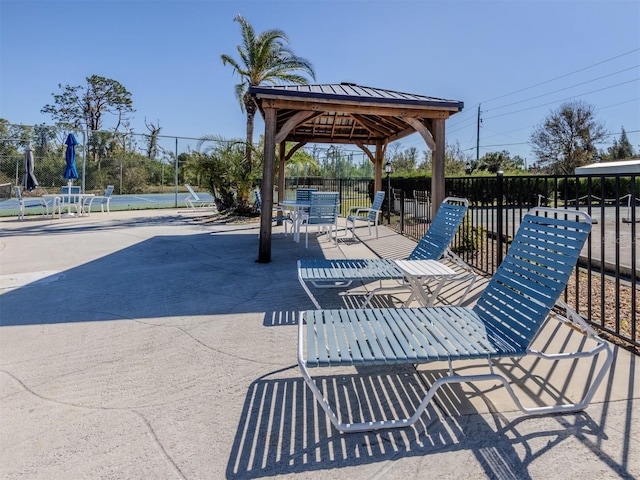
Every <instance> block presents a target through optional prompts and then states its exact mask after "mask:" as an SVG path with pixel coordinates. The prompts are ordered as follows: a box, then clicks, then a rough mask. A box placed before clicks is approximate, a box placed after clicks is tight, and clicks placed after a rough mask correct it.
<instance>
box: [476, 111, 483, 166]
mask: <svg viewBox="0 0 640 480" xmlns="http://www.w3.org/2000/svg"><path fill="white" fill-rule="evenodd" d="M481 122H482V120H481V119H480V104H478V129H477V132H476V162H477V161H479V160H480V123H481Z"/></svg>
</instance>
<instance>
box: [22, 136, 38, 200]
mask: <svg viewBox="0 0 640 480" xmlns="http://www.w3.org/2000/svg"><path fill="white" fill-rule="evenodd" d="M37 186H38V180H36V176H35V174H34V173H33V148H32V147H31V144H29V146H28V147H27V150H26V151H25V152H24V173H23V175H22V189H23V190H26V191H27V192H30V191H31V190H33V189H34V188H36V187H37Z"/></svg>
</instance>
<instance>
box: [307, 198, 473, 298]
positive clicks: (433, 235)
mask: <svg viewBox="0 0 640 480" xmlns="http://www.w3.org/2000/svg"><path fill="white" fill-rule="evenodd" d="M468 208H469V201H468V200H467V199H466V198H456V197H447V198H445V199H444V200H443V202H442V204H441V205H440V207H439V208H438V212H437V213H436V215H435V217H434V219H433V222H432V223H431V226H430V227H429V229H428V230H427V232H426V233H425V234H424V236H423V237H422V239H420V241H419V242H418V244H417V245H416V246H415V248H414V249H413V251H412V252H411V254H410V255H409V256H408V257H407V260H442V259H445V258H446V259H448V260H451V261H452V262H453V263H454V264H455V265H456V266H457V268H458V271H459V275H457V276H456V277H453V278H449V280H448V281H456V282H462V281H467V280H470V281H469V283H468V285H467V287H466V289H465V291H464V292H463V293H462V295H461V296H460V297H459V299H458V304H460V303H461V302H462V301H464V299H465V297H466V295H467V294H468V292H469V291H470V290H471V287H472V286H473V282H474V280H475V273H474V272H473V270H472V269H471V267H469V266H468V265H467V264H466V263H464V262H463V261H462V259H460V257H458V256H457V255H455V254H454V253H453V252H452V251H451V250H450V248H449V246H450V244H451V242H452V241H453V238H454V237H455V235H456V232H457V231H458V228H459V227H460V224H461V223H462V220H463V219H464V217H465V215H466V213H467V210H468ZM405 279H406V275H405V272H403V271H402V269H401V268H400V267H399V266H398V264H397V263H396V261H395V260H392V259H388V258H372V259H331V260H330V259H304V260H299V261H298V280H299V281H300V284H301V285H302V288H304V290H305V292H306V293H307V295H308V296H309V298H310V299H311V301H312V302H313V303H314V305H315V306H316V308H320V303H319V302H318V300H317V299H316V298H315V296H314V295H313V292H312V291H311V288H310V287H314V288H341V289H347V288H349V287H350V286H351V285H352V284H353V282H361V283H367V282H375V281H380V282H381V281H383V280H396V281H397V282H398V283H397V284H394V285H392V286H381V287H380V288H376V289H374V290H372V291H371V292H370V293H369V294H368V295H367V297H366V299H365V300H364V302H363V303H362V306H363V307H364V306H366V305H368V304H369V302H370V301H371V299H372V297H373V295H375V294H377V293H378V292H380V291H382V290H384V291H398V290H410V287H409V285H408V283H406V281H405ZM433 280H434V278H433V277H431V278H427V279H425V282H427V283H428V282H430V281H433Z"/></svg>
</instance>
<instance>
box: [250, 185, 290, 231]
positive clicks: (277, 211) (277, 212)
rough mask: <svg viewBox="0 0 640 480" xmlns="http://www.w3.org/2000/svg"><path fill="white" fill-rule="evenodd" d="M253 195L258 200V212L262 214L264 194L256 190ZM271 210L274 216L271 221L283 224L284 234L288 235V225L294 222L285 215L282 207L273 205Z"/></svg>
mask: <svg viewBox="0 0 640 480" xmlns="http://www.w3.org/2000/svg"><path fill="white" fill-rule="evenodd" d="M253 195H254V196H255V199H256V208H257V209H258V212H262V192H261V191H260V190H257V189H256V190H254V192H253ZM271 209H272V212H273V216H272V217H271V220H272V221H274V222H278V223H279V222H283V223H284V234H285V235H287V224H289V223H291V224H293V220H292V219H291V217H290V216H289V215H287V214H286V213H285V211H284V208H282V207H281V206H279V205H275V204H274V205H272V207H271Z"/></svg>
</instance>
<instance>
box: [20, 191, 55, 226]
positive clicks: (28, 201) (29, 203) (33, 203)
mask: <svg viewBox="0 0 640 480" xmlns="http://www.w3.org/2000/svg"><path fill="white" fill-rule="evenodd" d="M15 192H16V200H18V220H24V212H25V209H27V208H32V207H42V208H43V209H44V213H43V215H45V216H49V207H51V218H52V219H53V216H54V215H55V212H56V209H57V210H58V216H60V215H62V206H61V201H60V197H54V198H53V199H51V200H50V201H47V200H45V199H44V198H42V197H29V198H25V197H23V196H22V192H21V191H20V187H19V186H16V187H15Z"/></svg>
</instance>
